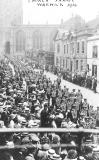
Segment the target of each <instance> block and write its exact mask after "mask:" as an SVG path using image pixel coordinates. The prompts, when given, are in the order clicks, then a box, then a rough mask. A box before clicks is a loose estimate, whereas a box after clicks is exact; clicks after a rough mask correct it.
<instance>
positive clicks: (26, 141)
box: [22, 136, 30, 144]
mask: <svg viewBox="0 0 99 160" xmlns="http://www.w3.org/2000/svg"><path fill="white" fill-rule="evenodd" d="M28 143H30V139H29V137H28V136H26V137H24V138H23V139H22V144H28Z"/></svg>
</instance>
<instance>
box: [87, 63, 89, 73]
mask: <svg viewBox="0 0 99 160" xmlns="http://www.w3.org/2000/svg"><path fill="white" fill-rule="evenodd" d="M87 71H88V72H89V64H87Z"/></svg>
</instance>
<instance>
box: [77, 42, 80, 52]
mask: <svg viewBox="0 0 99 160" xmlns="http://www.w3.org/2000/svg"><path fill="white" fill-rule="evenodd" d="M79 47H80V44H79V42H77V53H79Z"/></svg>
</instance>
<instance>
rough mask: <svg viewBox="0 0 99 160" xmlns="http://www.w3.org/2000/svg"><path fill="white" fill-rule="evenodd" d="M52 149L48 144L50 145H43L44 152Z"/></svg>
mask: <svg viewBox="0 0 99 160" xmlns="http://www.w3.org/2000/svg"><path fill="white" fill-rule="evenodd" d="M50 148H51V147H50V145H49V144H48V143H45V144H43V145H42V150H44V151H47V150H49V149H50Z"/></svg>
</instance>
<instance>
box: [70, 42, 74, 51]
mask: <svg viewBox="0 0 99 160" xmlns="http://www.w3.org/2000/svg"><path fill="white" fill-rule="evenodd" d="M70 52H71V53H74V43H73V42H72V43H71V44H70Z"/></svg>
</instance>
